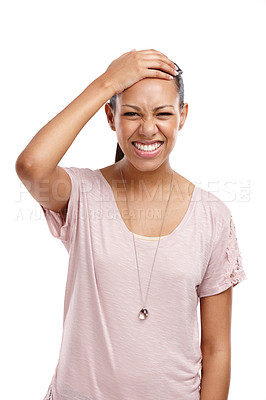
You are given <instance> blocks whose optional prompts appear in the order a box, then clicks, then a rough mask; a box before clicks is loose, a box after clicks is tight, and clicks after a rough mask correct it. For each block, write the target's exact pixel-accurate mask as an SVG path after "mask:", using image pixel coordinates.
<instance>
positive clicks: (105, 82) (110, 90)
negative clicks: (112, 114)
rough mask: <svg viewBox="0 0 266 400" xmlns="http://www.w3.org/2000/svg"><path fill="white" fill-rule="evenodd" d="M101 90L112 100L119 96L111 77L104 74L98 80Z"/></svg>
mask: <svg viewBox="0 0 266 400" xmlns="http://www.w3.org/2000/svg"><path fill="white" fill-rule="evenodd" d="M98 80H99V83H100V86H101V89H102V90H103V91H104V92H106V93H107V97H108V98H111V97H112V96H114V95H115V94H117V90H116V88H115V85H114V82H113V80H112V79H110V78H109V76H108V75H107V74H106V73H105V72H104V73H103V74H102V75H100V76H99V78H98Z"/></svg>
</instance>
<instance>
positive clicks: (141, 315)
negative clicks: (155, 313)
mask: <svg viewBox="0 0 266 400" xmlns="http://www.w3.org/2000/svg"><path fill="white" fill-rule="evenodd" d="M148 315H149V313H148V310H147V308H142V309H141V310H140V312H139V319H145V318H147V316H148Z"/></svg>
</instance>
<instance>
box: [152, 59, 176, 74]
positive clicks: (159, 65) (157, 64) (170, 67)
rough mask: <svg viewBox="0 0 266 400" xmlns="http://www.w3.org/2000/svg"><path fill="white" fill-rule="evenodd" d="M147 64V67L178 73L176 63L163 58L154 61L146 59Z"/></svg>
mask: <svg viewBox="0 0 266 400" xmlns="http://www.w3.org/2000/svg"><path fill="white" fill-rule="evenodd" d="M145 64H146V68H152V69H160V70H163V71H165V72H167V73H169V74H171V75H175V76H176V75H177V74H178V73H177V70H176V65H175V64H174V63H172V62H171V64H168V63H166V62H165V61H162V60H152V61H146V63H145Z"/></svg>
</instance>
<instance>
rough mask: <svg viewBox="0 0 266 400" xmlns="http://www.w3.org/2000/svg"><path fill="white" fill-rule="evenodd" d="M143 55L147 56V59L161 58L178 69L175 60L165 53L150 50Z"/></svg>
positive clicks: (160, 59)
mask: <svg viewBox="0 0 266 400" xmlns="http://www.w3.org/2000/svg"><path fill="white" fill-rule="evenodd" d="M143 56H145V59H149V60H157V61H158V60H159V61H161V62H165V63H166V64H168V65H169V66H170V67H172V68H174V69H175V70H176V65H175V63H174V62H173V61H171V60H170V59H169V58H168V57H167V56H166V55H165V54H163V53H160V52H157V51H152V52H150V51H149V50H148V51H147V52H146V51H145V53H143Z"/></svg>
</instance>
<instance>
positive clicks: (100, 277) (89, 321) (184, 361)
mask: <svg viewBox="0 0 266 400" xmlns="http://www.w3.org/2000/svg"><path fill="white" fill-rule="evenodd" d="M181 73H182V71H181V70H180V69H179V67H177V65H176V64H175V63H173V62H172V61H171V60H169V58H168V57H167V56H165V55H164V54H163V53H161V52H159V51H156V50H142V51H136V50H132V51H130V52H128V53H125V54H123V55H122V56H121V57H119V58H118V59H116V60H114V61H113V62H112V63H111V64H110V66H109V67H108V68H107V70H106V71H105V72H104V73H103V74H102V75H101V76H99V77H98V78H97V79H96V80H95V81H93V82H92V83H91V84H90V85H89V86H88V87H87V88H86V89H85V90H84V91H83V92H82V93H81V94H80V95H79V96H78V97H77V98H76V99H75V100H74V101H73V102H72V103H70V104H69V105H68V106H67V107H66V108H65V109H64V110H63V111H62V112H61V113H59V114H58V115H57V116H55V117H54V118H53V119H52V120H51V121H50V122H49V123H48V124H47V125H45V126H44V127H43V128H42V129H41V130H40V131H39V132H38V133H37V134H36V135H35V136H34V138H33V139H32V140H31V142H30V143H29V144H28V145H27V147H26V148H25V149H24V151H23V152H22V153H21V154H20V155H19V157H18V159H17V162H16V171H17V174H18V176H19V178H20V179H21V181H22V182H24V184H25V185H27V184H28V183H29V184H28V190H29V191H30V193H31V194H32V196H33V197H34V198H35V199H36V200H37V201H38V202H39V204H40V206H41V208H42V210H43V212H44V215H45V217H46V219H47V223H48V226H49V229H50V231H51V233H52V235H53V236H54V237H56V238H59V239H60V240H61V241H62V243H63V244H64V245H65V247H66V249H67V251H68V252H69V266H68V277H67V284H66V293H65V306H64V330H63V336H62V344H61V350H60V356H59V361H58V365H57V367H56V370H55V372H54V375H53V378H52V381H51V384H50V386H49V389H48V391H47V394H46V396H45V400H46V399H53V400H67V399H71V400H73V399H78V400H91V399H94V400H98V399H99V400H100V399H101V400H107V399H108V400H128V399H130V400H140V399H143V400H148V399H153V400H159V399H160V400H161V399H165V400H174V399H175V400H176V399H180V400H196V399H197V400H198V399H201V400H210V399H212V400H213V399H214V398H215V400H225V399H227V396H228V391H229V383H230V354H231V350H230V330H231V309H232V287H233V286H235V285H237V284H238V283H239V282H241V281H242V280H244V279H246V276H245V272H244V270H243V267H242V263H241V256H240V252H239V248H238V243H237V238H236V234H235V227H234V223H233V219H232V215H231V212H230V210H229V209H228V207H227V206H226V205H225V204H224V203H223V202H222V201H221V200H220V199H219V198H218V197H216V196H215V195H214V194H211V193H209V192H207V191H205V190H203V189H201V188H200V187H198V186H195V185H194V184H192V183H191V182H190V181H189V180H188V179H186V178H185V177H183V176H181V175H180V174H178V173H177V172H175V171H173V169H172V168H171V165H170V161H169V155H170V153H171V151H172V150H173V148H174V146H175V143H176V139H177V134H178V131H179V130H180V129H181V128H182V127H183V125H184V123H185V120H186V117H187V113H188V104H187V103H184V98H183V96H184V92H183V81H182V77H181ZM109 99H110V101H109V102H107V101H108V100H109ZM104 104H105V111H106V115H107V120H108V123H109V125H110V127H111V129H112V130H113V131H115V132H116V135H117V141H118V147H117V153H116V160H115V161H116V162H115V163H114V164H112V165H109V166H106V167H105V168H102V169H96V170H92V169H90V168H75V167H71V168H70V167H68V168H67V167H64V168H63V167H60V166H58V163H59V161H60V160H61V158H62V157H63V155H64V154H65V152H66V151H67V150H68V148H69V147H70V145H71V144H72V142H73V141H74V139H75V138H76V136H77V135H78V133H79V132H80V130H81V129H82V127H83V126H84V125H85V124H86V123H87V122H88V121H89V120H90V118H91V117H92V116H93V115H94V114H95V113H96V112H97V111H98V110H99V109H100V108H101V107H102V106H103V105H104ZM91 145H93V143H91ZM103 145H104V144H103ZM43 193H45V197H44V196H43ZM199 301H200V312H201V342H200V343H199V330H198V321H197V305H198V302H199Z"/></svg>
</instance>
